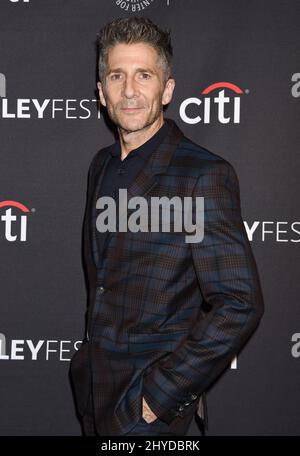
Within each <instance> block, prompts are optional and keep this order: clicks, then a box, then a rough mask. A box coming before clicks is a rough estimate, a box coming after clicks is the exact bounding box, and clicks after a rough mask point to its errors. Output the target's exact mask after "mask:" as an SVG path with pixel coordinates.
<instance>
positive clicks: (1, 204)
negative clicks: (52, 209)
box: [0, 200, 30, 242]
mask: <svg viewBox="0 0 300 456" xmlns="http://www.w3.org/2000/svg"><path fill="white" fill-rule="evenodd" d="M12 207H15V208H17V209H19V210H20V211H21V214H20V215H14V214H12ZM2 208H7V209H6V210H5V214H4V215H1V221H2V222H3V223H4V237H5V239H6V240H7V241H9V242H14V241H17V240H18V239H19V240H20V241H22V242H25V241H26V240H27V215H25V214H28V213H29V212H30V209H28V207H27V206H25V205H24V204H22V203H19V202H18V201H13V200H6V201H0V211H1V210H2ZM16 232H17V233H18V234H16Z"/></svg>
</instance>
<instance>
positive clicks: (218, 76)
mask: <svg viewBox="0 0 300 456" xmlns="http://www.w3.org/2000/svg"><path fill="white" fill-rule="evenodd" d="M134 8H135V10H134ZM299 13H300V3H299V1H298V0H289V1H280V0H270V1H266V0H252V1H248V0H226V1H224V0H210V1H209V2H208V1H207V0H181V1H180V0H153V1H138V0H137V1H133V0H131V1H130V0H123V1H117V0H64V1H61V0H47V1H42V0H28V1H25V0H24V1H21V0H20V1H10V0H1V4H0V21H1V27H0V73H1V74H0V153H1V166H0V178H1V187H0V192H1V196H0V215H1V219H0V245H1V276H0V278H1V282H0V284H1V310H0V344H1V345H0V347H1V350H0V358H1V359H0V370H1V372H0V396H1V397H0V403H1V415H0V434H1V435H79V434H80V426H79V423H78V421H77V419H76V416H75V409H74V403H73V397H72V392H71V388H70V384H69V378H68V369H69V360H70V357H71V356H72V354H73V353H74V350H75V349H76V347H77V348H78V346H79V343H80V340H81V339H82V336H83V330H84V326H83V325H84V313H85V307H86V290H85V284H84V276H83V270H82V264H81V226H82V218H83V212H84V205H85V196H86V178H87V170H88V166H89V163H90V161H91V158H92V157H93V156H94V154H95V153H96V152H97V150H99V149H100V148H101V147H103V146H105V145H108V144H110V143H111V142H112V141H113V140H114V135H113V132H112V131H111V130H109V128H108V127H107V125H106V123H105V121H104V118H103V115H102V114H99V113H98V111H97V103H96V50H95V39H96V33H97V32H98V30H99V29H100V28H101V27H102V26H103V25H104V24H105V23H106V22H108V21H109V20H111V19H113V18H115V17H119V16H127V15H132V14H137V15H143V16H147V17H149V18H151V19H152V20H153V21H154V22H156V23H158V24H159V25H160V26H162V27H169V28H171V31H172V36H173V46H174V52H175V58H174V68H175V70H174V77H175V79H176V88H175V93H174V97H173V100H172V103H171V104H170V105H169V107H168V109H167V111H166V115H167V116H168V117H171V118H173V119H174V120H175V121H176V122H177V124H178V126H179V127H180V128H181V129H182V130H183V131H184V133H185V134H186V135H187V136H188V137H189V138H191V139H192V140H193V141H195V142H197V143H198V144H200V145H202V146H204V147H206V148H207V149H209V150H211V151H212V152H215V153H217V154H219V155H221V156H223V157H224V158H226V159H227V160H229V161H230V162H231V163H232V164H233V166H234V167H235V169H236V171H237V173H238V176H239V180H240V188H241V203H242V212H243V220H244V223H245V226H246V228H247V230H248V236H249V239H250V240H251V243H252V247H253V251H254V254H255V257H256V260H257V264H258V268H259V272H260V277H261V282H262V287H263V293H264V298H265V314H264V317H263V320H262V321H261V324H260V326H259V329H258V330H257V332H256V333H255V335H254V336H253V337H252V339H251V340H250V342H249V343H248V344H247V346H246V347H245V348H244V350H243V351H242V352H241V353H240V355H239V357H238V359H235V360H233V363H232V365H231V367H230V368H228V369H227V370H226V372H225V373H224V375H223V376H222V377H221V379H220V380H219V381H218V382H217V383H216V385H214V387H213V388H212V389H211V390H210V392H209V394H208V412H209V424H210V429H209V432H208V435H297V434H299V429H300V410H299V399H300V393H299V384H300V373H299V372H300V366H299V363H300V360H299V356H300V310H299V287H300V281H299V248H300V247H299V241H300V218H299V203H298V199H299V178H298V176H299V171H300V166H299V165H300V159H299V146H300V133H299V132H300V129H299V108H300V98H299V96H300V46H299V18H300V16H299ZM217 83H221V84H219V85H217V86H214V84H217ZM206 89H207V90H206ZM224 97H225V98H224ZM205 99H208V101H205ZM222 100H223V104H222ZM209 102H210V110H209V111H208V109H207V108H206V110H205V109H204V105H205V103H209ZM222 106H223V107H224V113H222ZM26 224H27V226H25V225H26ZM190 434H191V435H200V432H199V430H198V428H197V425H196V423H195V422H193V423H192V425H191V428H190Z"/></svg>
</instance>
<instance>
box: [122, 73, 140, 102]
mask: <svg viewBox="0 0 300 456" xmlns="http://www.w3.org/2000/svg"><path fill="white" fill-rule="evenodd" d="M123 95H124V96H125V97H126V98H132V97H133V96H134V95H137V87H136V83H135V80H134V78H131V77H127V78H126V79H125V82H124V86H123Z"/></svg>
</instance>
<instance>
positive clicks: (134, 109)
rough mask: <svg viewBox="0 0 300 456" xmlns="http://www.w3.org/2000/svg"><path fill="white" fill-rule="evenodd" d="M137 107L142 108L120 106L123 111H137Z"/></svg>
mask: <svg viewBox="0 0 300 456" xmlns="http://www.w3.org/2000/svg"><path fill="white" fill-rule="evenodd" d="M139 109H142V108H141V107H140V108H122V109H121V110H122V111H125V112H135V111H138V110H139Z"/></svg>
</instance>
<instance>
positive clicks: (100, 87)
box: [97, 81, 106, 106]
mask: <svg viewBox="0 0 300 456" xmlns="http://www.w3.org/2000/svg"><path fill="white" fill-rule="evenodd" d="M97 87H98V92H99V98H100V102H101V104H102V105H103V106H106V101H105V96H104V90H103V86H102V84H101V82H100V81H99V82H97Z"/></svg>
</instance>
